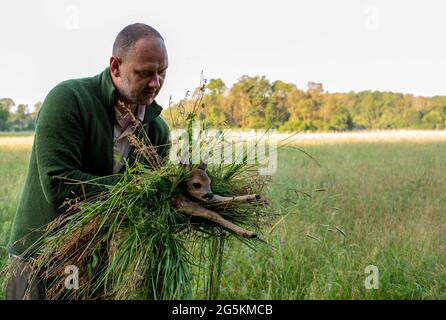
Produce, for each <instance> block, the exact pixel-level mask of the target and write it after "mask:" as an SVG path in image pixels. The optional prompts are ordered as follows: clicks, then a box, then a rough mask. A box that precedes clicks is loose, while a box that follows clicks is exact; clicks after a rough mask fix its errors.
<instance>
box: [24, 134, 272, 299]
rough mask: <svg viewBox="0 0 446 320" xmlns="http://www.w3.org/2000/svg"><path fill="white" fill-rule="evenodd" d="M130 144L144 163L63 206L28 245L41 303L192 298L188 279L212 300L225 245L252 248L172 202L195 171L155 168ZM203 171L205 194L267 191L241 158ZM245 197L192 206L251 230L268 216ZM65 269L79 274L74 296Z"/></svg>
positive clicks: (155, 161)
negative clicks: (43, 286)
mask: <svg viewBox="0 0 446 320" xmlns="http://www.w3.org/2000/svg"><path fill="white" fill-rule="evenodd" d="M129 141H130V142H131V143H132V145H133V146H134V148H135V150H137V153H138V154H139V155H140V156H141V157H142V158H144V160H145V162H144V163H146V165H144V164H143V162H138V161H137V162H136V164H135V165H134V166H132V167H127V168H126V170H125V172H124V173H123V174H122V179H121V180H120V182H119V183H118V184H116V185H114V186H104V188H106V191H103V192H101V193H99V194H96V195H93V196H92V195H89V196H88V197H86V196H84V197H83V198H77V199H72V200H69V201H68V202H67V203H66V204H67V205H69V209H68V210H67V211H66V212H65V213H64V214H63V215H61V216H60V217H58V218H57V219H56V220H54V221H53V222H52V223H50V224H49V225H48V226H47V228H46V230H45V232H44V235H43V236H42V238H41V239H40V240H39V241H38V242H37V243H36V245H35V246H34V247H33V248H31V250H32V251H33V253H34V258H32V260H31V266H32V268H33V270H34V272H33V274H34V276H39V277H41V278H43V279H44V280H45V281H46V283H47V284H48V292H47V296H48V298H49V299H191V298H193V297H194V294H193V284H194V281H195V283H201V284H204V286H205V290H204V294H205V295H204V298H213V297H215V295H216V293H217V291H218V285H219V282H218V279H219V277H220V275H221V273H222V261H223V253H224V242H225V240H226V239H227V238H228V237H233V238H235V239H239V240H240V241H243V242H244V243H246V244H247V245H249V246H251V247H254V246H255V244H256V243H257V241H258V240H259V239H256V238H253V236H254V235H255V234H254V233H250V236H249V237H246V238H245V237H244V236H243V235H242V234H240V233H237V232H234V229H231V228H227V227H226V226H223V225H221V224H218V223H215V222H216V221H214V220H206V219H203V218H200V217H194V216H193V215H189V214H185V213H184V210H181V208H179V206H178V205H176V202H175V201H173V200H174V199H178V196H179V195H184V193H185V188H187V181H188V179H190V176H191V172H192V171H193V170H196V169H197V166H192V168H191V167H188V166H183V165H178V164H173V163H163V162H162V161H161V159H160V158H159V156H158V154H157V153H156V150H155V148H153V147H152V146H151V145H150V144H147V143H146V142H144V141H143V140H140V139H138V138H137V137H136V136H132V137H131V138H130V139H129ZM147 163H148V164H149V165H147ZM191 170H192V171H191ZM206 173H207V176H208V177H209V179H210V181H212V185H211V187H212V190H213V191H214V192H216V193H218V194H219V195H221V196H226V197H229V198H230V197H232V196H234V195H239V194H255V195H257V194H262V193H263V192H264V188H265V186H266V181H265V180H264V179H263V177H262V176H260V175H259V174H258V170H257V168H256V166H254V165H248V164H247V163H246V161H245V162H243V163H241V164H240V163H239V164H227V165H225V164H219V165H214V166H209V168H207V170H206ZM79 183H94V181H92V182H79ZM230 199H232V198H230ZM251 200H253V201H249V200H248V201H242V202H240V201H225V202H217V201H208V202H204V203H202V204H200V206H202V207H203V208H205V209H206V210H211V211H212V212H215V213H216V214H217V215H219V216H220V217H221V218H222V219H224V220H226V221H228V222H229V223H230V224H233V225H237V227H238V228H240V229H241V230H246V229H249V230H253V231H255V232H257V233H258V232H259V231H260V229H261V227H262V225H264V224H266V223H267V222H268V220H269V219H270V217H271V215H270V213H269V209H268V203H267V202H266V201H263V200H259V199H258V197H255V198H254V199H251ZM244 228H246V229H244ZM68 266H75V267H76V268H77V270H78V272H79V287H78V289H77V290H67V289H66V280H67V274H66V273H65V271H66V268H67V267H68Z"/></svg>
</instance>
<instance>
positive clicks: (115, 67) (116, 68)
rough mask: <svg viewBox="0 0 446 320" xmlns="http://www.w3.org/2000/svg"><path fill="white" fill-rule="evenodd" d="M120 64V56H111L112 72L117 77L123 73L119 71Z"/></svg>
mask: <svg viewBox="0 0 446 320" xmlns="http://www.w3.org/2000/svg"><path fill="white" fill-rule="evenodd" d="M120 65H121V61H120V60H119V58H117V57H115V56H111V57H110V72H111V74H112V75H113V76H114V77H116V78H118V77H119V76H120V75H121V73H120V71H119V66H120Z"/></svg>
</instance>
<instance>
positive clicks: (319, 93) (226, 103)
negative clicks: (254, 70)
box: [0, 76, 446, 131]
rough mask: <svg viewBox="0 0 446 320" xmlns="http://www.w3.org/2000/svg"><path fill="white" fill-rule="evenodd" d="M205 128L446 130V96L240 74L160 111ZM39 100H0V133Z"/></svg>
mask: <svg viewBox="0 0 446 320" xmlns="http://www.w3.org/2000/svg"><path fill="white" fill-rule="evenodd" d="M197 98H201V99H200V102H199V103H200V105H199V107H198V110H197V113H198V115H199V117H200V119H201V120H203V121H205V122H206V123H207V124H208V125H209V126H215V127H222V126H225V127H231V128H241V129H266V128H271V129H278V130H279V131H348V130H375V129H444V128H445V127H446V96H434V97H420V96H415V95H412V94H402V93H394V92H380V91H362V92H348V93H330V92H326V91H325V90H324V88H323V85H322V84H321V83H316V82H309V83H308V85H307V87H306V88H304V89H299V88H297V86H296V85H295V84H293V83H286V82H284V81H280V80H277V81H274V82H270V81H269V80H268V79H267V78H266V77H265V76H254V77H251V76H242V77H241V78H240V79H239V80H238V81H237V82H236V83H234V84H233V85H232V87H230V88H228V87H227V86H226V84H225V83H224V82H223V81H222V80H221V79H210V80H209V81H208V82H207V83H206V84H205V85H204V86H202V87H201V88H197V89H196V90H195V91H194V93H193V94H192V95H191V96H186V97H185V98H184V99H183V100H181V101H180V102H179V103H176V104H174V105H172V106H171V107H169V108H167V109H165V110H164V111H163V115H164V118H165V119H166V120H167V121H168V122H170V125H174V123H173V122H172V119H176V118H178V117H180V114H181V113H182V112H183V113H184V114H185V113H186V111H187V110H188V109H192V108H193V106H194V105H195V106H196V104H197ZM41 105H42V103H41V102H37V103H36V104H35V105H34V109H33V110H30V108H29V107H28V105H26V104H19V105H17V106H16V105H15V103H14V101H13V100H12V99H10V98H3V99H0V131H32V130H34V128H35V120H36V117H37V113H38V111H39V110H40V107H41Z"/></svg>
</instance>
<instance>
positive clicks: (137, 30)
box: [113, 23, 164, 60]
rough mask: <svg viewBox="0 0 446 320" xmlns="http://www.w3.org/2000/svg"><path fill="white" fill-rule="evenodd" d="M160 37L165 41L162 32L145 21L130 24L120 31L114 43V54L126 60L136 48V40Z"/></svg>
mask: <svg viewBox="0 0 446 320" xmlns="http://www.w3.org/2000/svg"><path fill="white" fill-rule="evenodd" d="M143 38H145V39H159V40H162V41H163V42H164V39H163V37H162V36H161V34H160V33H159V32H158V31H156V30H155V29H154V28H152V27H151V26H148V25H146V24H144V23H134V24H131V25H128V26H127V27H125V28H124V29H122V30H121V32H119V33H118V35H117V37H116V39H115V42H114V44H113V55H114V56H115V57H117V58H119V59H121V60H124V59H125V57H126V56H127V54H128V53H129V52H130V51H131V50H133V49H134V46H135V44H136V42H138V40H140V39H143Z"/></svg>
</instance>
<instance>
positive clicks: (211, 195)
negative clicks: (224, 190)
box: [203, 192, 214, 200]
mask: <svg viewBox="0 0 446 320" xmlns="http://www.w3.org/2000/svg"><path fill="white" fill-rule="evenodd" d="M212 198H214V194H213V193H212V192H208V193H206V194H205V195H204V196H203V199H206V200H212Z"/></svg>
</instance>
